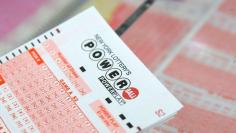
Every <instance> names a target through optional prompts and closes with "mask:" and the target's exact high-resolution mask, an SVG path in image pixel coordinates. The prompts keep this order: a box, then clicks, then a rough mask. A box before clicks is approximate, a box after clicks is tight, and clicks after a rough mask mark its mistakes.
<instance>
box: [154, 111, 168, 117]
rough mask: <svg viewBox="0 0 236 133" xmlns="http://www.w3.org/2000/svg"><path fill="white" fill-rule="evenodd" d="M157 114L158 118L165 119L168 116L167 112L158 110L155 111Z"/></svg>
mask: <svg viewBox="0 0 236 133" xmlns="http://www.w3.org/2000/svg"><path fill="white" fill-rule="evenodd" d="M155 114H156V115H157V116H158V117H163V116H165V115H166V113H165V111H164V110H163V109H158V110H157V111H155Z"/></svg>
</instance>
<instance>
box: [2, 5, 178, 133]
mask: <svg viewBox="0 0 236 133" xmlns="http://www.w3.org/2000/svg"><path fill="white" fill-rule="evenodd" d="M1 63H2V64H1V65H0V66H1V67H0V109H1V111H0V132H2V131H5V132H11V133H18V132H19V133H21V132H42V133H55V132H56V133H65V132H66V133H78V132H80V133H93V132H94V133H95V132H100V133H106V132H112V133H125V132H127V133H134V132H138V131H140V130H143V129H145V128H147V127H149V126H152V125H153V124H156V123H159V122H162V121H163V120H165V119H168V118H170V117H171V116H173V115H174V114H175V113H176V112H177V111H179V110H180V109H181V108H182V105H181V104H180V103H179V102H178V100H176V98H175V97H174V96H173V95H172V94H171V93H170V92H169V91H168V90H167V89H166V88H165V87H164V86H163V85H162V84H161V83H160V81H158V80H157V79H156V78H155V77H154V76H153V75H152V73H151V72H150V71H149V70H148V69H147V68H146V67H145V66H144V65H143V64H142V62H141V61H140V60H139V59H138V58H137V57H136V56H135V55H134V54H133V53H132V52H131V51H130V50H129V48H128V47H127V46H126V45H125V44H124V42H123V41H122V40H121V39H120V38H119V37H118V36H117V35H116V34H115V33H114V31H113V30H112V29H111V28H110V27H109V25H108V24H107V23H106V22H105V20H104V19H103V18H102V17H101V16H100V15H99V13H98V12H97V11H96V9H95V8H89V9H87V10H86V11H84V12H83V13H81V14H79V15H77V16H75V17H73V18H72V19H70V20H68V21H66V22H65V23H63V24H61V25H59V26H57V27H56V28H54V29H52V30H50V31H48V32H46V33H45V34H43V35H41V36H39V37H37V38H35V39H33V40H32V41H30V42H28V43H26V44H24V45H22V46H21V47H19V48H18V49H16V50H13V51H12V52H10V53H8V54H7V55H5V56H3V57H1Z"/></svg>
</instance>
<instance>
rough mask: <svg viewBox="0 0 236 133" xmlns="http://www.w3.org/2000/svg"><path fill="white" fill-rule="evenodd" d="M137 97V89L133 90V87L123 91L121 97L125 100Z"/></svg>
mask: <svg viewBox="0 0 236 133" xmlns="http://www.w3.org/2000/svg"><path fill="white" fill-rule="evenodd" d="M138 95H139V91H138V89H137V88H134V87H130V88H128V89H126V90H124V91H123V93H122V96H123V97H124V98H125V99H127V100H131V99H134V98H136V97H137V96H138Z"/></svg>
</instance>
